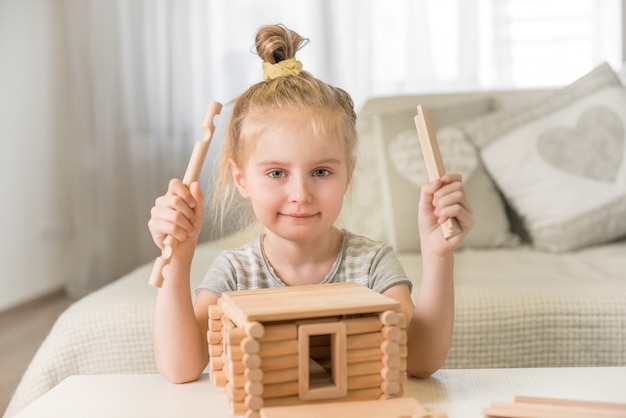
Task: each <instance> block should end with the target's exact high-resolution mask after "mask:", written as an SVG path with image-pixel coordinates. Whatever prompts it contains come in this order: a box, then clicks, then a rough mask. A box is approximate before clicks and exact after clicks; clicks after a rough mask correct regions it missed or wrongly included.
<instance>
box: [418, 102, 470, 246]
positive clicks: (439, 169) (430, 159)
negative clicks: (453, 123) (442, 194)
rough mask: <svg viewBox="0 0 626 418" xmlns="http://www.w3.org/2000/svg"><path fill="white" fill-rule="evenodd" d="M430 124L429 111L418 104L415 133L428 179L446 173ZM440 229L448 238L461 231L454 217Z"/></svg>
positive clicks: (439, 176)
mask: <svg viewBox="0 0 626 418" xmlns="http://www.w3.org/2000/svg"><path fill="white" fill-rule="evenodd" d="M432 126H433V124H432V121H431V119H430V113H429V112H428V110H427V109H425V108H424V107H422V105H418V106H417V116H415V127H416V128H417V135H418V136H419V140H420V146H421V147H422V154H423V155H424V163H425V164H426V171H427V172H428V179H429V180H430V181H434V180H437V179H438V178H441V177H442V176H443V175H444V174H445V173H446V170H445V168H444V166H443V159H442V158H441V152H440V151H439V143H438V142H437V136H436V135H435V131H434V130H433V128H432ZM441 230H442V231H443V236H444V237H445V238H446V239H448V238H452V237H453V236H455V235H457V234H459V233H460V232H461V225H459V221H458V220H457V219H456V218H451V219H448V220H447V221H446V222H445V223H443V224H442V225H441Z"/></svg>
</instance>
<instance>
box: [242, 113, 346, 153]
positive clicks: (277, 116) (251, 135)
mask: <svg viewBox="0 0 626 418" xmlns="http://www.w3.org/2000/svg"><path fill="white" fill-rule="evenodd" d="M341 122H342V120H341V118H338V117H337V115H336V114H333V113H331V112H329V111H321V110H315V109H308V108H294V109H272V110H269V111H266V112H263V113H262V114H261V113H257V114H256V115H254V117H252V118H250V119H249V120H248V122H247V124H248V126H247V129H246V131H247V132H248V135H246V136H247V141H249V142H250V143H249V145H251V146H252V148H254V147H255V144H254V143H255V142H257V140H258V139H259V138H262V137H264V136H266V135H271V136H277V137H279V138H281V139H283V140H285V141H290V140H297V139H303V138H306V139H307V140H308V141H312V142H315V143H320V144H321V145H332V144H338V145H340V146H342V147H343V146H344V142H345V139H344V138H343V136H344V134H343V132H344V130H343V129H342V125H341Z"/></svg>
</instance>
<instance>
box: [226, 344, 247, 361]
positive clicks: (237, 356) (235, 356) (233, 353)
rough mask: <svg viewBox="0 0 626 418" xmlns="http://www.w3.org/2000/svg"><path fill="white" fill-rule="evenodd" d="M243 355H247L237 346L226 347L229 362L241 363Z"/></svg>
mask: <svg viewBox="0 0 626 418" xmlns="http://www.w3.org/2000/svg"><path fill="white" fill-rule="evenodd" d="M244 354H249V353H244V352H243V350H242V349H241V348H240V347H239V346H238V345H235V346H229V347H228V356H229V357H230V360H231V361H241V359H242V358H243V355H244Z"/></svg>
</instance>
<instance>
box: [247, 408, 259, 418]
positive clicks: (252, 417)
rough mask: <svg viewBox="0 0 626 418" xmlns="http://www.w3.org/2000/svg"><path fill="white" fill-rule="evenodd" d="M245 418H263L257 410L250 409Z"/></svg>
mask: <svg viewBox="0 0 626 418" xmlns="http://www.w3.org/2000/svg"><path fill="white" fill-rule="evenodd" d="M245 418H261V412H260V411H259V410H256V409H248V410H247V411H246V415H245Z"/></svg>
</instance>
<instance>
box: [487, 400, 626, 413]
mask: <svg viewBox="0 0 626 418" xmlns="http://www.w3.org/2000/svg"><path fill="white" fill-rule="evenodd" d="M482 412H483V414H485V416H487V417H499V418H516V417H531V418H534V417H536V418H563V417H567V418H575V417H581V418H582V417H585V418H586V417H594V418H605V417H606V418H609V417H614V418H617V417H626V404H624V403H611V402H594V401H579V400H567V399H551V398H537V397H528V396H516V397H515V401H514V402H512V403H507V402H492V403H491V404H490V405H489V407H487V408H484V409H483V411H482Z"/></svg>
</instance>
